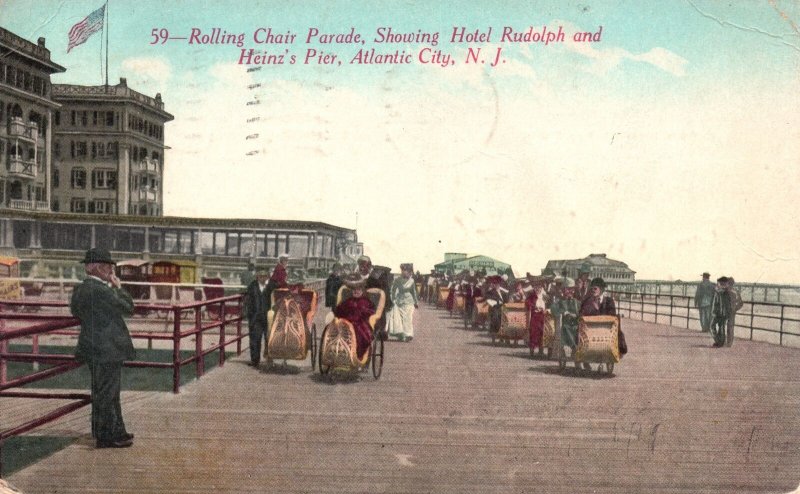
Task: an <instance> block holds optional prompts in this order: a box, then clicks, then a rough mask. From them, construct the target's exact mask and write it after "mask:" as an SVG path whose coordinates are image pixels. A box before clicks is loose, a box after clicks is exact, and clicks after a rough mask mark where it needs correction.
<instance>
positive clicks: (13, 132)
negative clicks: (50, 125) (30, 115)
mask: <svg viewBox="0 0 800 494" xmlns="http://www.w3.org/2000/svg"><path fill="white" fill-rule="evenodd" d="M8 135H9V136H10V137H17V138H20V139H24V140H26V141H30V142H33V143H35V142H36V139H37V138H38V137H39V126H38V125H36V123H35V122H29V123H27V124H26V123H25V122H23V121H22V119H21V118H19V117H14V118H12V119H11V123H10V124H9V125H8Z"/></svg>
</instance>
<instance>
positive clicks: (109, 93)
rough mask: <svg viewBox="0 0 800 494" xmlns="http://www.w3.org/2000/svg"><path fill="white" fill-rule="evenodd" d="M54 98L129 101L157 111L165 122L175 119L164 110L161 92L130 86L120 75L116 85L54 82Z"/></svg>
mask: <svg viewBox="0 0 800 494" xmlns="http://www.w3.org/2000/svg"><path fill="white" fill-rule="evenodd" d="M53 99H54V100H56V101H59V102H62V101H64V100H72V101H105V102H119V101H127V102H131V103H135V104H138V105H139V106H141V107H143V108H145V109H147V110H150V111H152V112H155V113H156V114H158V115H159V116H160V117H161V118H163V119H164V121H165V122H168V121H170V120H173V119H174V118H175V117H173V116H172V115H171V114H170V113H167V112H166V111H164V102H163V101H162V100H161V93H157V94H156V97H155V98H151V97H150V96H147V95H145V94H142V93H140V92H138V91H134V90H133V89H131V88H129V87H128V81H127V79H125V78H124V77H120V79H119V84H117V85H116V86H105V85H103V86H81V85H77V84H53Z"/></svg>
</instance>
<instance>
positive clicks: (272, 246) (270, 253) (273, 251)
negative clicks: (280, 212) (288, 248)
mask: <svg viewBox="0 0 800 494" xmlns="http://www.w3.org/2000/svg"><path fill="white" fill-rule="evenodd" d="M264 251H265V252H264V255H265V256H267V257H278V235H277V234H275V233H267V240H266V243H265V244H264Z"/></svg>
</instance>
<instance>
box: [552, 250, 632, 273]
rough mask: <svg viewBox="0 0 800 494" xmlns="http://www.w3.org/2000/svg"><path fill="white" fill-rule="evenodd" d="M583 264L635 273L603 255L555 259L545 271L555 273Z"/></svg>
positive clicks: (619, 262) (625, 265)
mask: <svg viewBox="0 0 800 494" xmlns="http://www.w3.org/2000/svg"><path fill="white" fill-rule="evenodd" d="M583 264H589V265H591V266H598V267H615V268H623V269H626V270H628V271H631V272H633V273H635V271H633V270H632V269H630V268H629V267H628V265H627V264H626V263H624V262H622V261H617V260H615V259H609V258H608V257H607V256H606V255H605V254H589V255H588V256H586V257H584V258H583V259H556V260H551V261H547V265H546V266H545V270H550V271H555V270H560V269H563V268H565V267H567V265H583Z"/></svg>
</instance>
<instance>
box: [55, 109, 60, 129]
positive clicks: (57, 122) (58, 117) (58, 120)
mask: <svg viewBox="0 0 800 494" xmlns="http://www.w3.org/2000/svg"><path fill="white" fill-rule="evenodd" d="M60 126H61V112H60V111H57V112H56V127H60Z"/></svg>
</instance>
